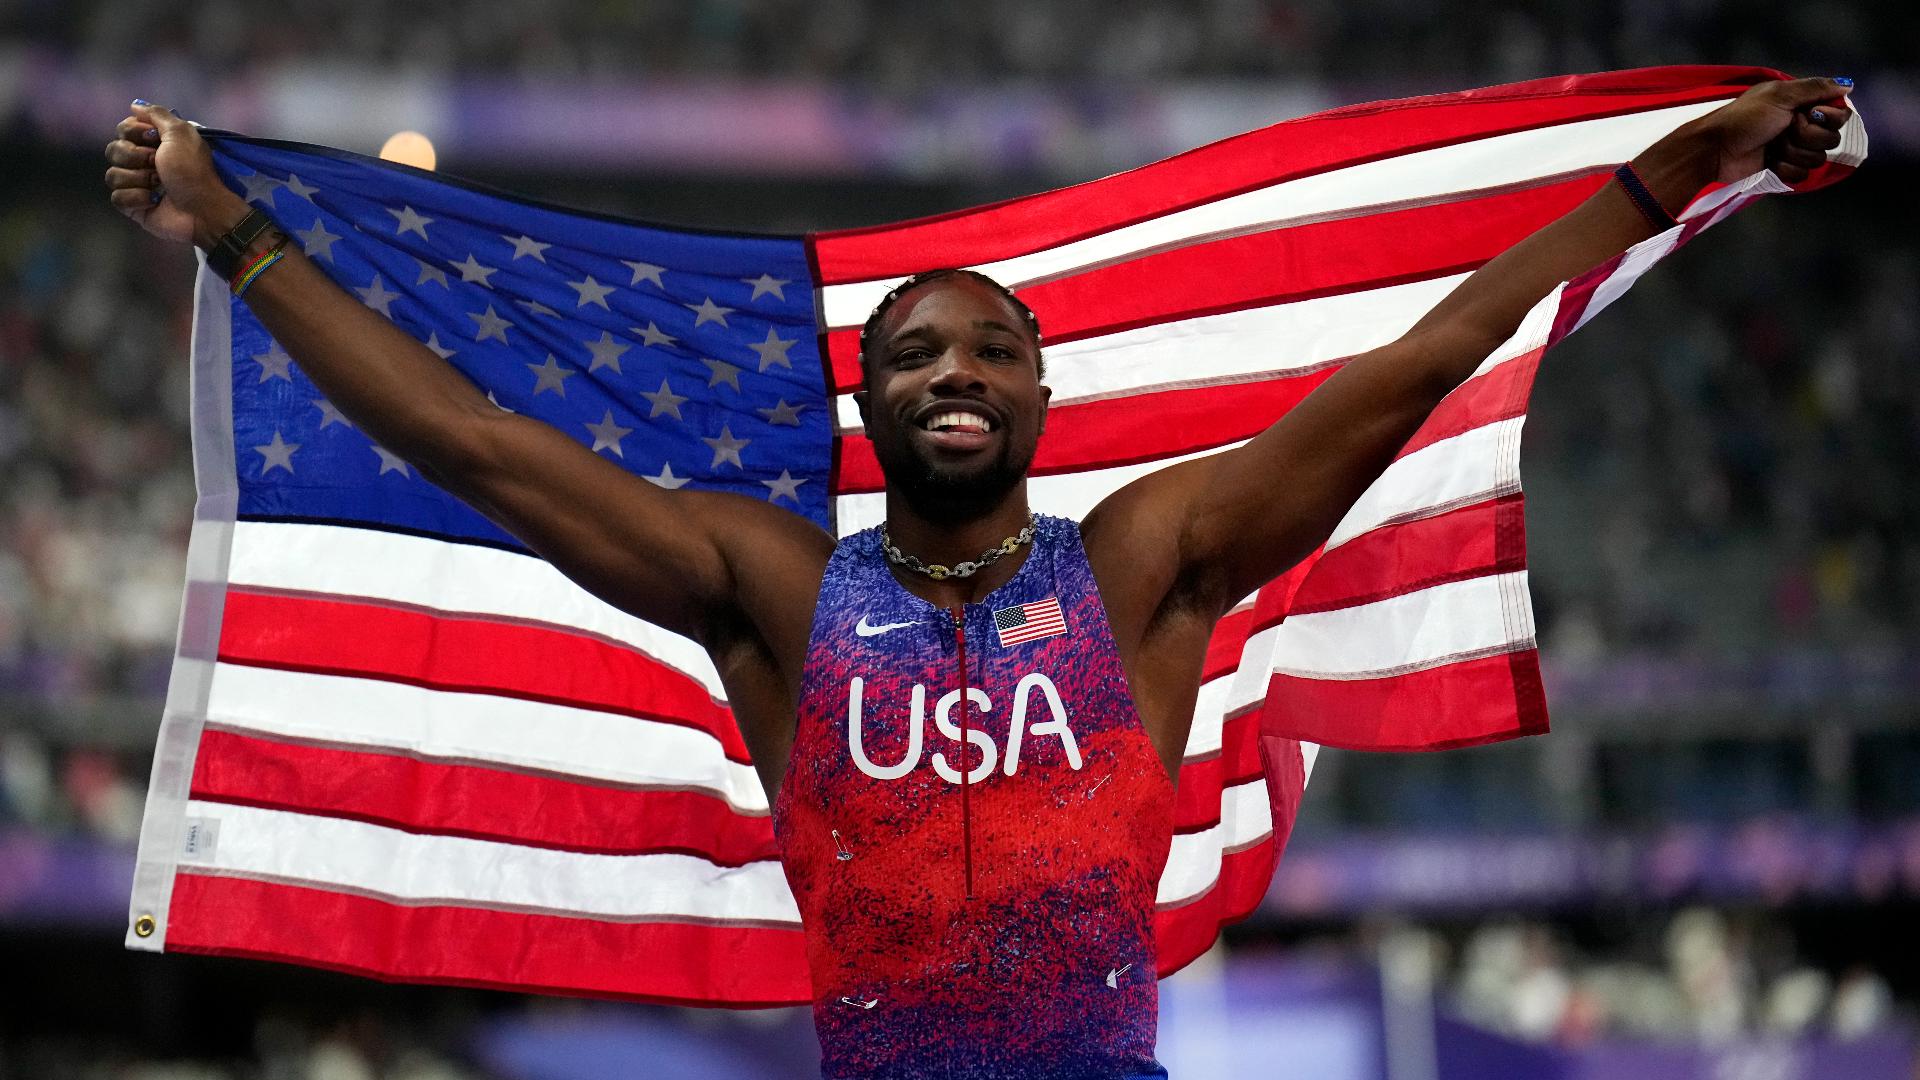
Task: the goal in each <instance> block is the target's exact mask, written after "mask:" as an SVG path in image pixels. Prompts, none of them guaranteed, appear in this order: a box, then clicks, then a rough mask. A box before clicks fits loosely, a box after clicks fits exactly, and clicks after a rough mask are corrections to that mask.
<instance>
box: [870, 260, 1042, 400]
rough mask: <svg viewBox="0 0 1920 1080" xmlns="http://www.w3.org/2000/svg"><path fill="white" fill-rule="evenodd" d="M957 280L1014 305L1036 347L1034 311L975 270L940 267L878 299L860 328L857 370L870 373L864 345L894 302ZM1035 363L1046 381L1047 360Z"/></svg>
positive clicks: (922, 274)
mask: <svg viewBox="0 0 1920 1080" xmlns="http://www.w3.org/2000/svg"><path fill="white" fill-rule="evenodd" d="M957 277H969V278H972V279H973V280H975V281H978V282H980V283H981V284H983V285H986V286H988V287H989V288H991V289H993V291H994V292H997V293H999V294H1000V295H1001V296H1003V297H1005V298H1006V301H1007V303H1009V304H1011V305H1013V310H1015V311H1017V312H1019V313H1020V315H1021V316H1022V317H1023V318H1025V319H1026V320H1027V329H1029V330H1032V331H1033V340H1034V342H1035V343H1036V344H1038V343H1039V341H1040V320H1039V318H1038V317H1036V316H1035V315H1034V313H1033V309H1032V308H1030V307H1028V306H1027V304H1026V301H1024V300H1022V299H1020V298H1019V297H1018V296H1015V295H1013V290H1012V289H1009V288H1007V287H1006V286H1005V285H1002V284H1000V283H999V282H997V281H995V280H993V279H992V278H990V277H988V276H987V275H985V274H983V273H981V272H979V271H978V270H963V269H960V268H957V267H951V266H948V267H942V268H940V269H938V270H922V271H920V272H919V273H917V274H915V275H913V276H912V277H910V278H908V279H907V280H905V281H903V282H901V283H900V284H898V285H895V286H894V287H893V289H892V290H891V291H890V292H888V293H887V295H886V296H884V297H881V299H880V303H879V304H878V305H876V306H875V307H874V309H873V314H871V315H869V316H867V322H866V325H865V326H862V327H861V328H860V370H861V371H862V372H865V371H868V370H870V368H869V367H868V363H869V361H870V360H871V359H872V358H871V357H870V356H868V354H867V345H868V343H869V339H870V338H872V337H873V334H874V331H875V330H877V329H879V327H880V320H881V319H884V318H886V317H887V312H888V311H889V310H891V309H892V308H893V304H894V301H896V300H898V299H900V298H901V297H902V296H905V295H906V294H907V293H909V292H911V291H912V290H914V289H916V288H919V287H920V286H922V285H925V284H927V283H929V282H934V281H945V280H947V279H950V278H957ZM1037 363H1038V364H1039V374H1040V377H1041V378H1043V379H1044V378H1046V377H1047V359H1046V356H1045V355H1044V354H1040V355H1038V357H1037Z"/></svg>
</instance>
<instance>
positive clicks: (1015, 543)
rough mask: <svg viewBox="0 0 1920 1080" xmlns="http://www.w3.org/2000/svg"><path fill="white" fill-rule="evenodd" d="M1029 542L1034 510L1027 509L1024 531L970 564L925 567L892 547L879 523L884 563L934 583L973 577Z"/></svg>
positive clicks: (885, 529)
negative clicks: (931, 580) (921, 575)
mask: <svg viewBox="0 0 1920 1080" xmlns="http://www.w3.org/2000/svg"><path fill="white" fill-rule="evenodd" d="M1032 542H1033V511H1031V510H1029V511H1027V525H1026V528H1023V529H1021V530H1020V531H1019V532H1017V533H1014V534H1013V535H1012V536H1009V537H1007V538H1006V539H1005V540H1002V541H1000V542H999V543H998V544H995V545H994V546H992V547H990V548H988V549H987V550H985V551H983V552H981V553H980V557H979V558H977V559H974V560H972V561H971V562H963V563H960V564H958V565H956V566H942V565H941V564H939V563H934V564H933V565H932V566H928V565H927V564H926V563H923V562H921V561H920V560H919V559H916V558H914V557H913V556H911V555H908V554H907V553H906V552H904V551H901V550H900V549H899V548H897V547H894V546H893V538H892V537H890V536H888V535H887V523H886V522H884V521H883V522H881V523H880V549H881V550H882V551H885V552H886V553H887V561H888V562H890V563H892V564H894V565H895V566H904V567H906V568H907V569H909V570H911V571H913V572H914V573H916V574H925V575H926V576H928V577H930V578H932V579H933V580H935V581H945V580H946V579H948V578H964V577H972V576H973V575H975V574H977V573H979V572H980V571H982V570H985V569H986V568H987V567H989V566H992V565H993V564H994V563H997V562H999V561H1000V560H1001V559H1004V558H1006V557H1007V556H1008V555H1011V554H1013V553H1014V552H1016V551H1019V550H1020V549H1021V548H1023V547H1025V546H1026V545H1028V544H1030V543H1032Z"/></svg>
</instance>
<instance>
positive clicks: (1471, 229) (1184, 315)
mask: <svg viewBox="0 0 1920 1080" xmlns="http://www.w3.org/2000/svg"><path fill="white" fill-rule="evenodd" d="M1607 179H1608V174H1607V173H1605V172H1604V171H1603V172H1598V173H1594V174H1590V175H1585V176H1579V177H1575V178H1573V179H1570V180H1562V181H1560V182H1558V183H1552V184H1544V185H1540V186H1536V187H1528V188H1521V189H1519V190H1513V191H1503V192H1498V193H1496V194H1490V195H1482V196H1479V197H1477V198H1467V199H1461V200H1458V201H1454V202H1447V203H1438V204H1434V205H1428V206H1414V207H1409V208H1407V209H1404V210H1391V211H1383V212H1381V213H1375V214H1369V215H1366V216H1363V217H1353V218H1342V219H1339V220H1335V221H1322V222H1315V223H1312V224H1307V225H1295V226H1292V227H1289V228H1283V229H1268V230H1265V231H1262V232H1256V233H1251V234H1249V235H1245V236H1232V237H1227V238H1225V239H1222V240H1215V241H1212V242H1210V243H1203V244H1193V245H1189V246H1186V247H1180V248H1175V249H1172V250H1170V251H1161V252H1155V253H1151V254H1144V255H1141V256H1139V257H1136V258H1131V259H1127V260H1125V261H1122V262H1117V263H1114V264H1112V265H1108V266H1099V267H1095V268H1093V269H1089V270H1085V271H1082V272H1080V273H1077V274H1074V275H1072V276H1070V277H1066V278H1062V279H1060V280H1058V281H1049V282H1045V283H1043V284H1039V285H1033V286H1029V287H1027V288H1023V289H1021V290H1020V291H1019V292H1020V298H1021V299H1022V300H1024V301H1026V303H1027V305H1028V306H1029V307H1031V308H1033V311H1034V314H1035V315H1036V316H1037V317H1038V318H1039V320H1040V326H1041V328H1042V329H1043V330H1044V331H1045V334H1046V341H1047V342H1049V343H1053V344H1058V343H1060V342H1065V341H1077V340H1080V339H1083V338H1091V337H1099V336H1101V335H1105V334H1111V333H1116V332H1118V331H1121V330H1130V329H1134V328H1136V327H1141V326H1151V325H1155V324H1159V323H1165V322H1174V321H1178V320H1181V319H1190V318H1197V317H1199V316H1203V315H1214V314H1220V313H1222V312H1228V311H1243V310H1246V309H1249V308H1258V307H1271V306H1274V305H1277V304H1287V303H1294V302H1297V301H1301V300H1311V299H1317V298H1320V297H1326V296H1339V295H1346V294H1350V293H1355V292H1363V291H1366V290H1368V289H1375V288H1380V287H1382V286H1386V285H1394V284H1403V283H1406V282H1411V281H1425V280H1428V279H1431V278H1435V277H1442V276H1445V275H1448V274H1457V273H1461V272H1464V271H1468V270H1472V269H1475V268H1477V267H1479V266H1480V265H1481V264H1482V263H1484V262H1486V261H1487V260H1488V259H1491V258H1493V257H1494V256H1495V255H1498V254H1500V253H1501V252H1502V251H1505V250H1506V249H1507V248H1509V247H1512V246H1513V245H1514V244H1515V243H1517V242H1519V241H1520V240H1523V239H1525V238H1526V237H1527V236H1528V235H1530V234H1532V233H1533V232H1534V231H1535V230H1537V229H1539V228H1540V227H1541V226H1543V225H1545V224H1547V223H1548V222H1550V221H1553V220H1554V219H1556V218H1558V217H1560V216H1562V215H1563V214H1565V213H1566V212H1567V211H1569V210H1571V209H1573V208H1574V207H1575V206H1578V205H1579V204H1580V203H1581V201H1583V200H1584V199H1586V198H1587V197H1588V196H1589V195H1591V194H1593V193H1594V192H1595V191H1596V190H1598V189H1599V188H1600V187H1601V186H1602V185H1603V184H1605V183H1606V182H1607ZM1284 346H1285V343H1284V342H1275V343H1274V347H1275V348H1276V349H1281V348H1284ZM827 349H828V353H829V355H830V358H831V360H832V364H831V367H832V370H833V373H834V379H835V384H836V386H835V388H836V390H837V391H839V392H845V391H848V390H852V389H856V388H858V386H859V383H860V364H859V349H860V343H859V331H858V330H856V329H841V330H834V331H830V332H829V333H828V334H827ZM1277 359H1282V358H1278V357H1277Z"/></svg>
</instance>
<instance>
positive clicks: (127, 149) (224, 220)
mask: <svg viewBox="0 0 1920 1080" xmlns="http://www.w3.org/2000/svg"><path fill="white" fill-rule="evenodd" d="M107 163H108V165H109V166H110V167H109V168H108V169H107V188H108V190H109V191H111V192H112V193H113V194H112V195H111V196H110V198H111V199H112V200H113V205H114V208H115V209H117V210H119V211H120V212H121V213H123V214H125V215H127V216H128V217H130V218H132V219H133V220H134V221H136V222H138V223H139V224H140V227H141V228H144V229H146V230H147V231H148V232H150V233H152V234H153V235H155V236H158V237H160V238H161V239H162V240H175V241H184V242H191V243H199V244H201V245H203V246H204V245H207V244H211V243H212V241H213V240H214V239H216V238H217V237H219V236H220V234H221V233H224V232H225V231H226V230H228V229H230V228H232V227H233V226H234V225H235V224H237V223H238V222H239V221H240V219H241V218H243V217H245V216H246V214H247V205H246V203H245V202H244V201H243V200H241V198H240V197H239V196H238V195H235V194H234V193H233V192H232V191H230V190H228V188H227V186H226V185H225V184H224V183H222V182H221V180H220V174H219V173H217V172H215V171H214V168H213V152H212V151H211V150H209V149H208V147H207V142H206V140H205V139H202V138H201V137H200V132H199V131H198V130H197V129H196V128H195V127H194V126H193V125H192V124H189V123H187V122H186V121H185V120H182V119H180V118H179V117H178V116H175V115H174V113H173V110H171V109H167V108H165V107H163V106H159V105H149V104H146V103H145V102H139V101H136V102H134V104H133V111H132V113H131V115H129V116H128V117H127V118H126V119H124V120H122V121H120V126H119V127H117V128H116V129H114V139H113V141H112V142H110V143H108V144H107Z"/></svg>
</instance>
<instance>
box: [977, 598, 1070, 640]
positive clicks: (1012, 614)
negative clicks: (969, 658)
mask: <svg viewBox="0 0 1920 1080" xmlns="http://www.w3.org/2000/svg"><path fill="white" fill-rule="evenodd" d="M993 628H994V629H995V630H997V631H999V633H1000V647H1001V648H1003V649H1004V648H1007V647H1009V646H1012V645H1019V644H1021V643H1022V642H1027V641H1038V640H1039V639H1041V638H1049V637H1058V636H1059V635H1061V634H1064V633H1066V632H1067V617H1066V615H1065V614H1063V613H1062V612H1061V611H1060V598H1059V597H1057V596H1049V597H1047V598H1046V599H1045V600H1036V601H1034V602H1033V603H1031V604H1021V605H1020V606H1019V607H1009V608H1001V609H1000V610H999V611H996V612H994V613H993Z"/></svg>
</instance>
